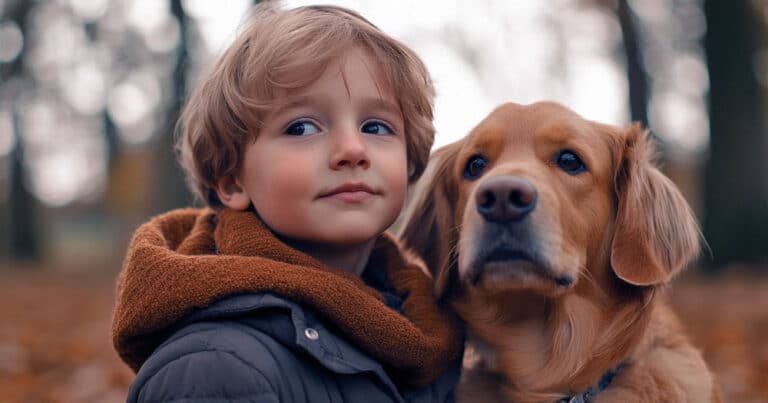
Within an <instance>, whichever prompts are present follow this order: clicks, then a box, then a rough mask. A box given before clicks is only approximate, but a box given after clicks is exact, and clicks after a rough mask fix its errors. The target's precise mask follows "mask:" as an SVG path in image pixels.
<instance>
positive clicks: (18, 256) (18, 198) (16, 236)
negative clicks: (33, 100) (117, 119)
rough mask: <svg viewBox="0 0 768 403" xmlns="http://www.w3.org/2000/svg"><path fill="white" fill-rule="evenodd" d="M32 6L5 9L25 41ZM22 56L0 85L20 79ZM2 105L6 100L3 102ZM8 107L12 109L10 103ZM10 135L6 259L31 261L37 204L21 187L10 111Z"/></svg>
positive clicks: (19, 152)
mask: <svg viewBox="0 0 768 403" xmlns="http://www.w3.org/2000/svg"><path fill="white" fill-rule="evenodd" d="M33 5H34V4H33V2H27V1H21V2H15V3H11V4H9V5H7V6H6V7H8V8H9V12H8V16H9V17H10V18H9V19H10V20H12V21H13V22H15V23H16V24H18V26H19V28H20V29H21V32H22V34H23V35H24V38H25V40H26V38H27V33H28V32H27V29H26V28H27V15H28V14H29V12H30V10H31V9H32V7H33ZM23 56H24V49H22V53H21V54H20V55H19V56H18V57H17V58H16V59H15V60H14V61H13V62H11V63H10V64H6V65H4V66H2V70H0V82H8V81H9V80H10V79H14V78H15V79H22V78H23V75H24V64H23V63H22V60H23ZM3 101H6V100H3ZM11 105H15V104H14V102H13V100H11ZM12 117H13V129H14V130H13V132H14V134H15V135H16V147H15V148H14V150H13V151H12V153H11V155H10V158H11V175H10V178H11V183H10V188H11V191H10V197H9V201H8V202H9V208H8V210H9V213H10V214H9V215H10V219H9V220H8V224H9V227H10V230H9V231H8V234H9V236H10V241H9V246H10V251H9V252H10V257H11V259H12V260H25V261H34V260H37V259H38V258H39V257H40V250H39V249H40V248H39V239H38V227H37V220H36V219H35V217H36V214H37V211H36V210H37V209H36V206H37V202H36V200H35V198H34V197H33V195H32V194H30V192H29V190H28V189H27V187H26V185H25V183H24V147H23V141H22V138H21V136H20V133H21V125H20V124H19V122H18V111H16V110H15V108H14V109H12Z"/></svg>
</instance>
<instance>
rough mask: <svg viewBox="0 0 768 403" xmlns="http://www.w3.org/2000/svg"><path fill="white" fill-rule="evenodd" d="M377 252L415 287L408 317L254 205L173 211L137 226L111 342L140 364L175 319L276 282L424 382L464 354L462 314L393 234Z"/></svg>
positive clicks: (399, 279) (387, 362) (402, 283)
mask: <svg viewBox="0 0 768 403" xmlns="http://www.w3.org/2000/svg"><path fill="white" fill-rule="evenodd" d="M217 252H218V254H216V253H217ZM370 261H371V262H376V264H377V265H381V267H385V268H386V270H387V273H388V276H389V279H390V281H391V283H392V286H393V287H394V289H395V290H396V292H397V293H398V294H400V295H404V294H405V295H407V297H406V299H405V301H404V303H403V310H404V316H403V315H401V314H399V313H397V312H395V311H393V310H391V309H390V308H388V307H387V306H386V305H385V304H384V299H383V297H382V296H381V294H379V292H378V291H376V290H375V289H373V288H370V287H368V286H367V285H365V284H364V283H363V281H362V280H361V279H360V278H359V277H357V276H354V275H352V274H349V273H346V272H343V271H341V270H337V269H333V268H330V267H327V266H325V265H323V264H322V263H320V262H319V261H318V260H316V259H314V258H312V257H311V256H309V255H306V254H304V253H301V252H299V251H297V250H295V249H293V248H291V247H289V246H287V245H286V244H284V243H283V242H281V241H280V240H279V239H277V238H276V237H275V236H274V235H273V234H272V232H271V231H269V229H267V228H266V227H265V226H264V225H263V223H262V222H261V220H260V219H259V218H258V217H257V216H256V215H255V214H253V213H250V212H238V211H234V210H228V209H225V210H223V211H221V212H219V213H218V215H217V214H216V213H215V212H213V211H212V210H209V209H205V210H197V209H186V210H176V211H172V212H169V213H166V214H164V215H161V216H158V217H156V218H155V219H153V220H152V221H150V222H148V223H146V224H144V225H142V226H141V227H139V229H138V230H137V231H136V233H135V234H134V237H133V240H132V241H131V245H130V247H129V249H128V253H127V256H126V258H125V261H124V263H123V269H122V272H121V273H120V275H119V277H118V284H117V303H116V307H115V312H114V317H113V323H112V341H113V343H114V346H115V349H116V350H117V352H118V353H119V354H120V357H121V358H122V359H123V360H124V361H125V362H126V363H127V364H128V365H129V366H130V367H131V368H133V370H134V371H138V369H139V367H141V365H142V363H143V362H144V361H145V360H146V359H147V358H148V357H149V355H150V354H151V353H152V351H153V350H154V349H155V348H156V347H157V346H158V345H159V344H160V343H161V342H162V341H163V338H164V337H167V336H168V334H167V333H168V330H169V327H170V326H172V325H173V324H174V323H175V322H177V321H179V320H180V319H181V318H182V317H184V316H185V315H187V314H189V313H190V312H192V311H193V310H195V309H198V308H204V307H206V306H208V305H210V304H212V303H213V302H215V301H216V300H219V299H221V298H223V297H226V296H228V295H232V294H237V293H244V292H264V291H269V292H273V293H276V294H279V295H281V296H284V297H285V298H288V299H290V300H293V301H295V302H298V303H300V304H303V305H306V306H311V307H313V308H314V309H315V310H316V311H317V312H319V314H320V315H322V316H323V317H324V318H325V319H326V320H328V321H330V322H331V323H333V324H334V325H335V326H336V327H337V328H338V329H340V331H341V332H342V334H343V335H344V336H346V337H347V338H349V339H350V340H351V341H352V342H353V344H355V345H356V346H358V347H359V348H361V349H362V350H364V351H366V352H367V353H368V354H369V355H370V356H372V357H373V358H375V359H377V360H378V361H380V362H381V363H382V364H383V365H384V366H385V367H386V368H388V370H390V371H394V373H393V375H394V376H395V377H396V378H397V379H398V380H400V381H402V382H405V383H408V384H411V385H414V386H419V385H425V384H427V383H429V382H431V381H433V380H435V379H436V378H437V377H438V376H439V375H440V374H441V373H442V372H443V371H444V370H445V369H446V368H447V367H448V365H449V364H450V363H451V362H452V361H453V360H454V359H456V357H458V354H459V352H460V349H461V340H462V337H461V334H460V330H459V326H458V324H457V321H456V320H455V318H454V317H453V316H452V315H451V314H449V313H447V312H445V311H444V310H442V309H441V308H440V307H439V306H438V305H437V304H436V302H435V299H434V297H433V294H432V289H433V288H432V280H431V279H430V278H429V277H428V275H426V274H424V273H425V272H424V270H423V263H421V261H420V260H418V259H417V258H416V257H415V256H413V255H410V254H409V253H406V252H405V251H403V250H401V248H400V247H399V245H398V244H397V242H396V241H395V240H394V239H393V238H391V237H390V236H389V235H387V234H385V235H382V236H381V237H380V238H379V239H378V240H377V242H376V245H375V246H374V249H373V252H372V254H371V258H370Z"/></svg>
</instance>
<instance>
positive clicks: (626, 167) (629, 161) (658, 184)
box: [611, 124, 701, 286]
mask: <svg viewBox="0 0 768 403" xmlns="http://www.w3.org/2000/svg"><path fill="white" fill-rule="evenodd" d="M624 130H625V131H624V133H623V135H622V136H620V140H619V143H623V144H620V145H619V146H618V148H621V149H623V150H622V152H619V153H617V156H620V160H619V161H617V162H618V163H617V169H616V171H615V173H616V175H615V177H614V184H615V187H616V195H617V198H618V211H617V213H616V227H615V232H614V237H613V243H612V245H611V266H612V267H613V270H614V272H615V273H616V275H617V276H618V277H619V278H621V279H622V280H624V281H626V282H627V283H630V284H634V285H639V286H646V285H655V284H660V283H664V282H666V281H668V280H669V279H671V278H672V276H674V275H675V274H676V273H678V272H679V271H680V270H681V269H682V268H683V267H685V265H686V264H688V263H689V262H690V261H691V260H692V259H693V258H695V257H696V256H697V255H698V254H699V250H700V239H701V238H700V236H701V233H700V231H699V227H698V225H697V224H696V220H695V218H694V216H693V213H692V212H691V209H690V207H689V206H688V203H687V202H686V201H685V198H684V197H683V195H682V194H681V193H680V191H679V190H678V189H677V187H676V186H675V185H674V183H672V181H671V180H670V179H669V178H667V177H666V176H664V174H662V173H661V172H660V171H659V170H658V169H657V168H656V167H654V166H653V163H652V161H651V158H652V155H651V154H652V153H653V144H652V143H651V141H652V140H651V139H650V138H649V135H648V133H647V131H645V130H643V129H642V128H641V127H640V125H637V124H636V125H633V126H630V127H628V128H626V129H624ZM622 140H623V141H622Z"/></svg>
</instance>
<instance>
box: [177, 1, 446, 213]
mask: <svg viewBox="0 0 768 403" xmlns="http://www.w3.org/2000/svg"><path fill="white" fill-rule="evenodd" d="M353 47H357V48H359V49H362V50H364V51H365V52H367V54H368V55H369V57H371V58H372V60H373V61H374V63H375V64H376V65H377V67H378V70H379V77H378V79H379V80H381V81H382V84H384V85H387V86H388V87H389V88H391V89H392V90H393V92H394V94H395V96H396V98H397V100H398V103H399V106H400V110H401V111H402V113H403V119H404V123H405V134H406V152H407V156H408V164H409V170H408V175H409V176H408V180H409V183H413V182H415V181H416V180H417V179H418V178H419V176H421V174H422V172H423V171H424V168H425V166H426V164H427V160H428V158H429V151H430V149H431V147H432V143H433V141H434V133H435V129H434V126H433V124H432V117H433V111H432V109H433V99H434V87H433V85H432V80H431V78H430V76H429V73H428V71H427V69H426V67H425V66H424V63H423V62H422V61H421V59H420V58H419V57H418V56H417V55H416V54H415V53H414V52H413V51H412V50H411V49H409V48H408V47H407V46H405V45H404V44H402V43H401V42H399V41H397V40H395V39H393V38H392V37H390V36H389V35H387V34H385V33H384V32H382V31H381V30H380V29H378V28H377V27H376V26H375V25H373V24H372V23H370V22H369V21H368V20H366V19H365V18H363V17H362V16H360V15H359V14H358V13H356V12H354V11H352V10H349V9H346V8H342V7H336V6H307V7H299V8H294V9H284V8H282V7H281V6H280V5H278V4H276V3H275V2H271V1H270V2H265V3H262V4H260V5H258V6H255V7H254V8H253V10H252V11H251V13H250V14H249V15H248V17H247V19H246V23H245V24H244V25H243V27H242V28H241V32H240V33H239V35H238V36H237V38H236V39H235V40H234V42H233V43H232V45H231V46H230V47H229V48H228V49H226V51H225V52H224V53H223V55H222V56H221V58H220V59H219V60H218V61H217V63H216V64H215V66H214V67H213V69H212V71H211V72H210V73H209V74H208V75H207V76H206V77H205V78H204V79H203V80H202V83H201V84H200V85H199V86H198V87H197V88H196V89H195V90H194V91H193V92H192V93H191V95H190V96H189V99H188V101H187V103H186V105H185V106H184V109H183V111H182V113H181V117H180V118H179V121H178V125H177V136H178V137H177V142H176V148H177V152H178V155H179V161H180V163H181V166H182V168H183V169H184V171H185V174H186V176H187V181H188V183H189V185H190V188H191V189H192V191H193V193H194V194H195V195H196V196H197V197H198V198H200V199H201V200H203V201H204V202H205V203H206V204H207V205H209V206H211V207H214V208H220V207H221V206H222V205H221V201H220V200H219V198H218V196H217V194H216V186H217V183H218V181H219V180H220V179H221V178H226V177H230V176H236V175H238V174H239V172H240V169H241V165H242V159H243V152H244V150H245V148H246V146H247V145H248V144H249V143H250V142H253V141H255V139H256V137H257V136H258V134H259V131H260V129H261V127H262V126H263V118H264V117H265V116H266V114H267V113H268V112H269V110H270V108H271V107H272V106H273V103H274V100H275V98H276V96H277V93H278V91H281V90H287V89H297V88H302V87H304V86H307V85H309V84H311V83H312V82H314V81H315V80H316V79H318V78H319V77H320V76H321V75H322V73H323V72H324V70H325V69H326V67H327V66H328V65H329V64H330V63H331V62H332V61H334V60H335V59H337V58H339V57H342V56H343V55H344V54H345V53H346V52H347V51H348V50H349V49H351V48H353ZM296 72H301V74H296Z"/></svg>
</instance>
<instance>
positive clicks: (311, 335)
mask: <svg viewBox="0 0 768 403" xmlns="http://www.w3.org/2000/svg"><path fill="white" fill-rule="evenodd" d="M304 336H307V338H308V339H310V340H317V339H319V338H320V333H318V332H317V330H315V329H312V328H311V327H308V328H306V329H304Z"/></svg>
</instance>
